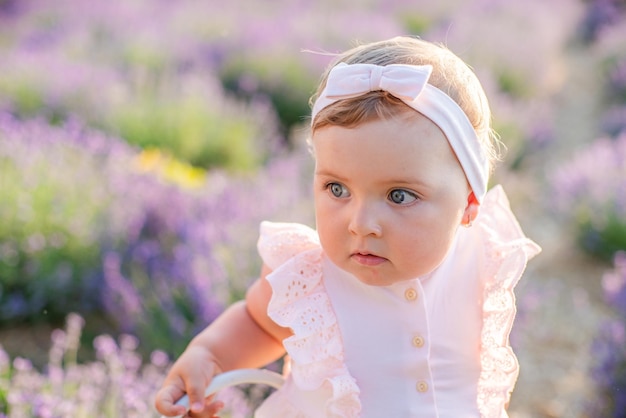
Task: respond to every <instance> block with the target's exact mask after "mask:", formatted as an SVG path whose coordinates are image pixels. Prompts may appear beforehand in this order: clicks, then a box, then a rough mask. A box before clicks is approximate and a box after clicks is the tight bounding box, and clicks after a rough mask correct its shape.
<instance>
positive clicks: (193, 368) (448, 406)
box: [156, 37, 540, 418]
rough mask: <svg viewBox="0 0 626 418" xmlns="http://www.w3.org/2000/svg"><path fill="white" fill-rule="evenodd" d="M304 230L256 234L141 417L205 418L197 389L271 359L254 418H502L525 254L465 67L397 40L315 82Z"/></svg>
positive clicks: (212, 405)
mask: <svg viewBox="0 0 626 418" xmlns="http://www.w3.org/2000/svg"><path fill="white" fill-rule="evenodd" d="M312 102H313V112H312V118H311V148H312V151H313V154H314V157H315V172H314V182H313V187H314V202H315V215H316V218H315V219H316V230H313V229H311V228H309V227H307V226H304V225H300V224H287V223H269V222H264V223H262V224H261V235H260V239H259V243H258V248H259V252H260V255H261V258H262V259H263V262H264V264H263V269H262V271H261V274H260V278H259V279H258V280H257V281H256V282H255V283H254V284H253V285H252V286H251V287H250V289H249V291H248V293H247V295H246V298H245V301H241V302H239V303H236V304H234V305H233V306H231V307H230V308H228V309H227V310H226V311H225V312H224V313H223V314H222V315H221V316H220V317H219V318H218V319H216V320H215V321H214V322H213V323H212V324H210V325H209V326H208V327H207V328H206V329H205V330H204V331H202V332H201V333H200V334H199V335H198V336H197V337H196V338H194V339H193V340H192V341H191V343H190V344H189V346H188V348H187V349H186V351H185V352H184V353H183V354H182V355H181V357H180V358H179V359H178V360H177V361H176V362H175V364H174V365H173V366H172V368H171V370H170V372H169V374H168V376H167V378H166V379H165V382H164V383H163V387H162V389H161V390H160V391H159V393H158V394H157V398H156V407H157V409H158V410H159V411H160V412H161V413H162V414H164V415H167V416H174V415H182V414H185V413H187V411H185V408H184V407H182V406H178V405H175V402H176V401H177V400H178V399H179V398H181V397H182V396H183V395H184V394H188V396H189V399H190V405H191V409H190V411H189V412H188V414H189V416H193V417H213V416H216V415H215V414H216V413H217V412H218V411H219V410H220V409H221V408H222V407H223V405H222V404H221V403H220V402H216V401H213V400H212V399H211V398H208V399H204V389H205V388H206V387H207V385H208V384H209V383H210V382H211V380H212V378H213V377H214V376H215V375H216V374H218V373H222V372H224V371H227V370H233V369H237V368H250V367H252V368H256V367H261V366H263V365H266V364H268V363H270V362H272V361H274V360H276V359H278V358H280V357H282V356H284V355H285V354H288V358H289V359H290V371H289V372H288V374H287V380H286V382H285V384H284V385H283V387H282V388H280V389H279V390H277V391H276V392H274V393H273V394H272V395H271V396H270V397H269V398H268V399H267V400H265V402H264V403H263V404H262V405H261V407H260V408H259V409H258V410H257V412H256V415H255V416H257V417H273V418H275V417H290V418H292V417H372V418H374V417H376V418H379V417H410V416H415V417H439V418H445V417H448V418H459V417H498V418H501V417H506V416H507V413H506V406H507V404H508V401H509V398H510V393H511V391H512V389H513V387H514V384H515V381H516V379H517V375H518V363H517V360H516V358H515V356H514V354H513V352H512V350H511V348H510V346H509V342H508V338H509V332H510V330H511V326H512V323H513V320H514V316H515V299H514V294H513V288H514V286H515V285H516V283H517V281H518V280H519V279H520V277H521V275H522V272H523V271H524V268H525V266H526V263H527V261H528V259H530V258H531V257H532V256H534V255H535V254H537V253H538V252H539V250H540V249H539V247H538V246H537V245H536V244H535V243H534V242H532V241H531V240H529V239H527V238H526V237H525V236H524V234H523V232H522V231H521V229H520V227H519V224H518V222H517V221H516V219H515V217H514V215H513V213H512V212H511V211H510V209H509V204H508V201H507V198H506V196H505V194H504V191H503V190H502V188H501V187H500V186H496V187H494V188H492V189H491V190H490V191H487V189H488V179H489V174H490V172H491V170H492V166H493V164H494V161H496V159H497V149H498V147H497V141H496V140H495V136H494V135H493V132H492V130H491V125H490V120H491V112H490V109H489V105H488V102H487V99H486V97H485V94H484V91H483V89H482V87H481V85H480V83H479V81H478V80H477V78H476V77H475V75H474V74H473V72H472V71H471V70H470V69H469V68H468V66H467V65H466V64H465V63H464V62H463V61H462V60H461V59H460V58H458V57H457V56H456V55H454V54H453V53H452V52H450V51H449V50H447V49H446V48H444V47H442V46H438V45H436V44H433V43H429V42H426V41H423V40H420V39H416V38H411V37H397V38H393V39H390V40H385V41H381V42H375V43H370V44H366V45H361V46H358V47H355V48H353V49H351V50H349V51H347V52H345V53H343V54H341V55H339V56H338V57H337V58H336V60H335V62H333V63H332V64H331V66H330V67H329V70H328V71H327V72H326V74H325V75H324V77H323V79H322V82H321V85H320V87H319V89H318V91H317V93H316V95H315V96H314V98H313V100H312Z"/></svg>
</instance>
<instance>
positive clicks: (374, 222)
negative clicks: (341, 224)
mask: <svg viewBox="0 0 626 418" xmlns="http://www.w3.org/2000/svg"><path fill="white" fill-rule="evenodd" d="M348 229H349V230H350V232H351V233H352V234H354V235H358V236H368V235H373V236H381V235H382V226H381V223H380V216H379V214H378V210H377V209H376V207H375V204H372V203H370V204H368V203H358V204H355V207H354V212H353V213H352V217H351V218H350V224H349V225H348Z"/></svg>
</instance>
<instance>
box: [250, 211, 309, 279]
mask: <svg viewBox="0 0 626 418" xmlns="http://www.w3.org/2000/svg"><path fill="white" fill-rule="evenodd" d="M257 248H258V251H259V254H260V255H261V258H262V259H263V262H264V263H265V264H266V265H267V266H268V267H269V268H270V269H272V270H273V269H276V268H277V267H278V266H280V265H281V264H284V263H285V262H286V261H287V260H289V259H291V258H293V257H294V256H295V255H297V254H300V253H302V252H305V251H308V250H311V249H315V248H320V243H319V236H318V234H317V232H316V231H315V230H314V229H312V228H310V227H309V226H306V225H304V224H300V223H286V222H268V221H263V222H261V226H260V234H259V241H258V243H257Z"/></svg>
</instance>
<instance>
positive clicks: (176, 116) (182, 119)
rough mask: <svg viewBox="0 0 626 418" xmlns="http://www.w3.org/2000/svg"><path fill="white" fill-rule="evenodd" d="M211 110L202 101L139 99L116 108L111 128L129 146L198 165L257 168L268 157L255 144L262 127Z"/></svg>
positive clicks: (224, 111)
mask: <svg viewBox="0 0 626 418" xmlns="http://www.w3.org/2000/svg"><path fill="white" fill-rule="evenodd" d="M215 100H219V99H218V98H216V99H215ZM213 107H214V106H211V103H210V100H207V98H202V97H193V96H192V97H169V98H166V97H143V98H137V99H134V100H132V101H128V102H126V103H123V104H122V105H120V106H119V107H117V108H116V109H115V110H114V114H113V116H112V122H111V126H110V128H111V129H115V130H117V131H118V132H119V135H120V136H121V137H123V138H124V139H125V140H126V141H128V142H129V143H131V144H134V145H138V146H140V147H142V148H160V149H163V150H167V151H169V152H170V153H171V154H172V155H173V156H175V157H176V158H178V159H182V160H184V161H187V162H189V163H191V164H192V165H194V166H197V167H203V168H209V167H225V168H228V169H231V170H236V171H247V170H251V169H254V168H256V167H258V166H259V165H260V163H261V162H262V161H263V160H264V158H265V157H266V155H264V153H263V152H261V150H260V149H259V148H260V147H258V144H257V142H256V138H258V137H259V136H261V135H262V133H261V131H260V127H259V126H258V125H257V126H255V125H254V121H253V120H252V118H250V117H248V116H247V115H246V114H245V113H244V112H241V113H238V114H227V109H224V108H223V109H215V108H213Z"/></svg>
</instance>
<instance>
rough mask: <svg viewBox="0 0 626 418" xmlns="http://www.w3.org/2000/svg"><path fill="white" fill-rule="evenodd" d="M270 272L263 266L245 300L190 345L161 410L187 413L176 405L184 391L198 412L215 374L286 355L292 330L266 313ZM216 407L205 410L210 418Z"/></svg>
mask: <svg viewBox="0 0 626 418" xmlns="http://www.w3.org/2000/svg"><path fill="white" fill-rule="evenodd" d="M269 272H270V270H269V269H268V268H267V267H265V266H264V267H263V270H262V272H261V278H260V279H259V280H257V281H256V282H255V283H254V284H253V285H252V286H251V287H250V289H249V290H248V292H247V294H246V300H245V302H243V301H241V302H238V303H236V304H234V305H232V306H231V307H229V308H228V309H227V310H226V311H224V313H223V314H222V315H220V316H219V317H218V318H217V319H216V320H215V321H213V323H212V324H211V325H209V326H208V327H207V328H205V329H204V330H203V331H202V332H201V333H200V334H198V335H197V336H196V337H195V338H194V339H193V340H192V341H191V342H190V343H189V345H188V346H187V349H186V350H185V352H184V353H183V354H182V355H181V356H180V358H179V359H178V360H177V361H176V362H175V363H174V365H173V366H172V368H171V370H170V372H169V373H168V375H167V377H166V378H165V381H164V383H163V386H162V388H161V390H160V391H159V392H158V393H157V397H156V401H155V404H156V408H157V410H158V411H159V412H160V413H161V414H163V415H166V416H175V415H182V414H184V413H185V412H186V411H185V408H184V407H182V406H176V405H174V404H175V402H176V401H177V400H178V399H180V398H181V397H182V396H183V395H184V394H185V393H187V395H188V396H189V405H190V406H191V409H192V411H193V412H195V413H199V412H201V411H202V410H203V409H204V404H205V401H204V390H205V388H206V387H207V386H208V385H209V383H210V382H211V380H212V379H213V376H215V375H216V374H218V373H222V372H225V371H228V370H233V369H239V368H256V367H261V366H264V365H266V364H268V363H270V362H272V361H274V360H276V359H278V358H280V357H281V356H282V355H283V354H284V353H285V350H284V348H283V345H282V340H283V339H285V338H287V337H288V336H289V335H291V331H290V330H288V329H286V328H282V327H279V326H278V325H276V323H274V322H273V321H272V320H271V319H270V318H269V317H268V316H267V305H268V303H269V300H270V297H271V295H272V290H271V288H270V285H269V283H268V282H267V280H266V279H265V276H266V275H267V274H268V273H269ZM216 408H217V405H215V404H214V405H212V406H210V407H209V408H206V411H205V412H206V413H207V415H206V416H213V414H214V413H215V412H216ZM194 416H195V415H194Z"/></svg>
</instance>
